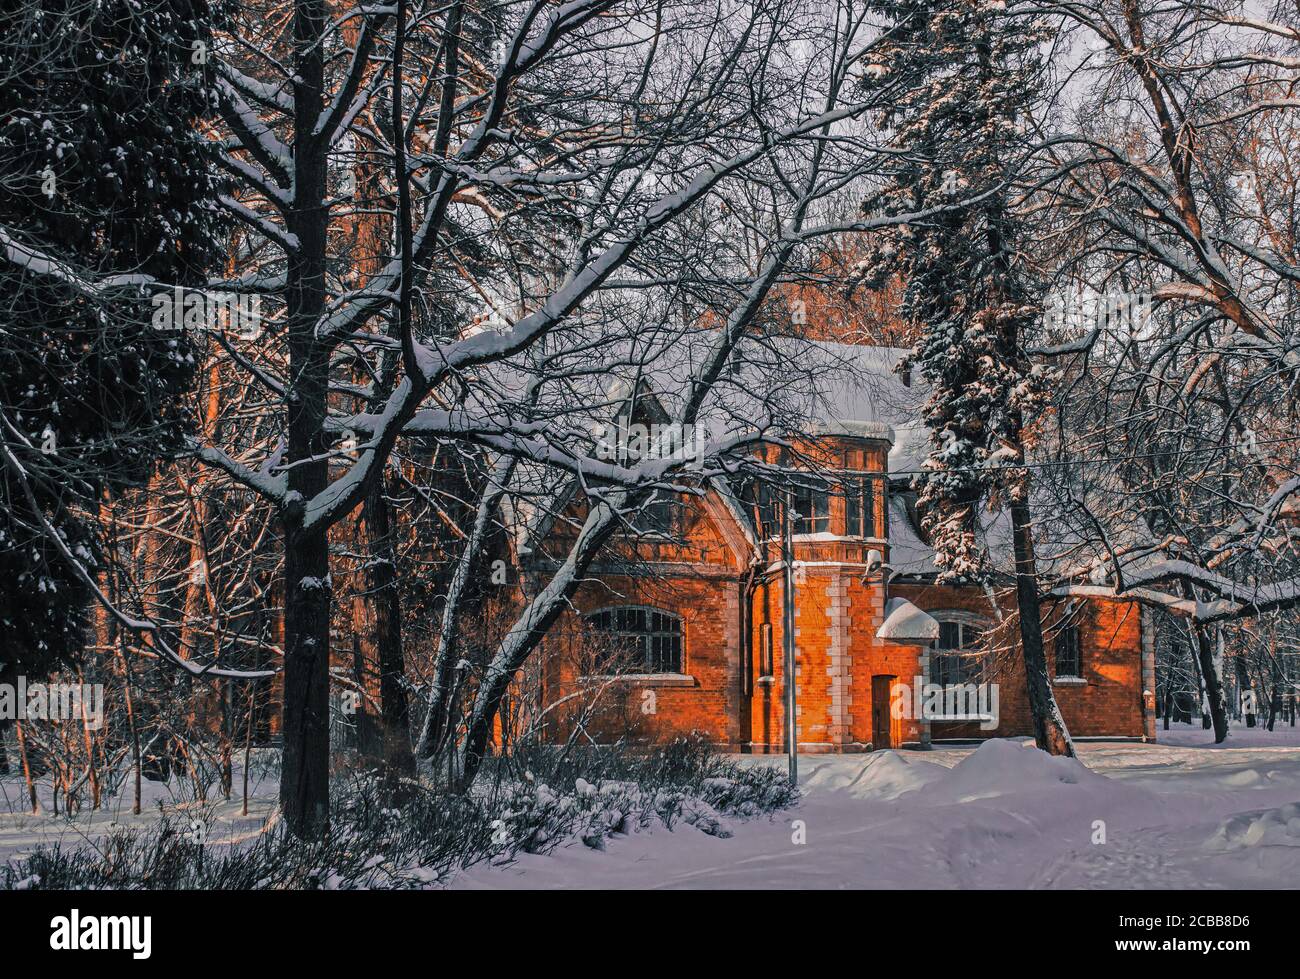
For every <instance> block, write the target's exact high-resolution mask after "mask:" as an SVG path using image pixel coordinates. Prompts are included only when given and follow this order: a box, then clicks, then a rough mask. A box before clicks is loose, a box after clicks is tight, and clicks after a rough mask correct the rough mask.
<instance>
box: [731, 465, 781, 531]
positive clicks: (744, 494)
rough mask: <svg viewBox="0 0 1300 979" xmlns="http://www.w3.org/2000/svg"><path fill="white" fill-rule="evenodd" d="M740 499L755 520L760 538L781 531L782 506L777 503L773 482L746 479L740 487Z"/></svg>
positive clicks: (755, 528) (755, 526)
mask: <svg viewBox="0 0 1300 979" xmlns="http://www.w3.org/2000/svg"><path fill="white" fill-rule="evenodd" d="M740 499H741V501H742V502H743V503H744V505H745V511H746V512H747V513H748V514H749V515H750V517H751V518H752V519H753V521H754V530H755V531H756V532H757V534H758V537H759V539H760V540H766V539H768V538H771V537H775V536H776V535H777V534H778V533H780V530H781V525H780V523H779V518H780V515H781V510H780V507H779V506H778V505H777V499H778V498H777V494H776V490H775V489H774V488H773V487H772V484H771V483H767V482H764V481H762V480H759V479H746V480H745V482H744V483H743V484H741V487H740Z"/></svg>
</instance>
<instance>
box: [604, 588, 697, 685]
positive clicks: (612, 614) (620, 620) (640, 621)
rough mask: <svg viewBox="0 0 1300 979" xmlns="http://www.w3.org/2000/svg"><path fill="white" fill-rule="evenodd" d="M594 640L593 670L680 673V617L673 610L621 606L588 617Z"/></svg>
mask: <svg viewBox="0 0 1300 979" xmlns="http://www.w3.org/2000/svg"><path fill="white" fill-rule="evenodd" d="M587 625H588V626H589V627H590V628H591V629H593V630H595V632H596V633H597V634H598V635H599V638H600V639H601V640H602V641H600V642H598V643H597V649H596V663H595V665H596V672H597V673H602V674H610V673H681V672H682V620H681V619H680V618H679V617H678V616H676V615H674V614H673V613H672V612H665V611H663V610H662V609H657V608H646V607H645V606H641V605H624V606H620V607H617V608H605V609H601V610H600V611H599V612H593V613H591V614H590V615H588V616H587Z"/></svg>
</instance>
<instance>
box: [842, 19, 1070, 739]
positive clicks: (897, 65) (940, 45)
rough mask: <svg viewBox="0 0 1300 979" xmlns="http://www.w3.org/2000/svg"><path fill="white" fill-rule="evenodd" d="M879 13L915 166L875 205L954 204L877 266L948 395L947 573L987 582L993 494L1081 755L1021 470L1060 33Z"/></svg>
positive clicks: (881, 61)
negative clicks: (1047, 125) (1029, 176)
mask: <svg viewBox="0 0 1300 979" xmlns="http://www.w3.org/2000/svg"><path fill="white" fill-rule="evenodd" d="M872 6H873V7H874V8H875V9H876V11H877V12H878V13H880V14H881V15H883V16H884V17H885V18H886V21H887V23H886V26H885V34H884V36H883V38H882V40H881V42H880V43H879V44H878V45H877V46H876V48H875V49H874V50H873V58H872V63H871V64H870V65H868V67H867V70H866V73H865V84H866V86H867V87H868V89H870V90H871V91H872V92H873V93H874V94H875V95H876V96H877V97H878V98H879V104H880V105H881V106H882V107H883V108H882V110H881V114H880V115H881V118H880V120H879V121H880V123H881V124H882V126H883V127H885V128H886V130H887V131H888V132H889V134H890V138H891V141H892V145H893V147H894V148H895V149H896V150H897V151H898V153H899V160H900V163H899V165H898V167H897V168H896V170H895V171H894V173H893V174H892V175H891V180H890V182H889V184H888V186H886V187H885V188H884V191H883V194H882V196H881V200H880V201H878V202H875V203H877V204H879V205H881V206H882V207H883V209H884V210H885V211H886V212H888V213H892V214H907V213H911V212H919V211H924V210H927V209H933V208H936V207H943V206H945V205H947V206H948V210H946V211H944V212H943V213H942V214H941V215H940V216H939V217H937V218H934V219H930V220H925V221H914V222H911V223H909V224H907V225H905V226H903V227H901V228H899V229H898V230H897V231H892V232H890V233H888V234H885V235H883V236H882V237H881V239H880V240H879V241H877V242H875V243H874V247H873V251H872V254H871V255H869V257H868V259H867V262H866V263H865V264H866V267H868V268H871V269H872V270H873V271H872V275H873V277H874V279H875V281H876V282H884V281H886V280H887V279H888V277H889V276H890V275H898V276H899V277H900V278H901V279H902V281H903V282H904V283H905V293H904V298H903V309H902V312H903V315H904V317H905V318H906V319H907V320H908V321H909V322H911V323H912V324H913V325H914V326H915V327H916V328H917V330H918V332H919V336H920V340H919V341H918V343H917V345H916V347H915V348H914V350H913V352H912V354H911V356H910V358H909V359H908V361H907V362H906V363H905V365H904V369H915V370H916V371H918V372H919V373H920V375H921V376H922V377H924V378H925V380H926V381H927V382H928V383H929V384H930V386H931V391H932V393H931V396H930V399H929V401H928V402H927V405H926V408H925V420H926V424H927V426H928V427H929V429H930V432H931V453H930V458H929V461H928V463H927V472H926V473H925V474H924V475H923V476H922V477H920V478H919V479H918V480H917V483H918V489H919V503H920V505H921V508H922V511H923V513H924V514H925V517H924V523H925V528H926V530H927V532H928V533H929V534H930V536H931V540H932V542H933V544H934V546H935V549H936V551H937V554H938V563H939V569H940V578H941V580H947V581H958V580H966V581H973V580H985V579H987V578H988V576H989V573H990V568H989V561H988V556H987V553H986V551H985V550H984V548H983V547H982V545H981V542H980V539H979V534H978V529H979V528H978V513H979V510H980V508H981V506H983V505H984V504H985V503H987V502H988V501H989V500H990V498H993V499H996V500H997V501H999V502H1001V503H1003V504H1004V505H1005V506H1006V508H1007V510H1008V511H1009V512H1010V517H1011V522H1012V530H1013V539H1014V549H1015V567H1016V572H1015V578H1016V586H1017V601H1018V607H1019V613H1020V614H1019V620H1020V633H1021V636H1020V638H1021V644H1022V647H1023V651H1024V661H1025V671H1026V682H1027V687H1028V693H1029V702H1030V706H1031V710H1032V712H1033V716H1034V726H1035V732H1036V735H1037V741H1038V744H1039V747H1041V748H1044V749H1045V750H1049V751H1051V752H1053V753H1055V754H1073V749H1072V746H1071V742H1070V738H1069V734H1068V732H1067V730H1066V727H1065V724H1064V721H1063V720H1062V719H1061V716H1060V712H1059V710H1058V709H1057V706H1056V702H1055V699H1054V697H1053V696H1052V689H1051V684H1050V681H1049V679H1048V674H1047V662H1046V655H1045V652H1044V648H1043V636H1042V622H1041V616H1040V611H1039V598H1038V590H1037V573H1036V567H1035V560H1034V550H1033V537H1032V533H1031V526H1030V517H1029V493H1030V478H1029V473H1028V470H1027V469H1025V468H1021V467H1020V466H1019V464H1020V463H1022V462H1023V461H1024V454H1025V449H1026V442H1027V441H1028V438H1029V435H1030V431H1031V425H1032V421H1033V419H1034V417H1035V414H1036V413H1037V412H1038V411H1039V410H1040V408H1041V406H1042V404H1043V399H1044V382H1045V378H1044V376H1043V373H1042V371H1041V368H1039V367H1038V366H1035V365H1034V364H1032V363H1031V362H1030V360H1029V358H1028V357H1027V356H1026V355H1025V353H1024V349H1025V342H1026V336H1027V334H1028V333H1029V332H1030V331H1031V330H1032V329H1034V328H1035V324H1037V323H1038V322H1040V320H1041V315H1042V309H1041V305H1040V303H1039V301H1038V293H1039V289H1038V287H1037V285H1036V283H1035V282H1034V277H1033V274H1032V272H1031V270H1030V268H1029V267H1028V265H1027V263H1026V262H1025V260H1024V258H1023V255H1022V252H1021V247H1022V241H1023V240H1024V238H1025V235H1024V229H1023V228H1022V226H1021V224H1020V219H1019V217H1018V216H1017V215H1016V213H1015V211H1014V208H1013V206H1012V191H1011V189H1010V186H1011V180H1012V178H1013V177H1014V173H1015V168H1016V166H1017V163H1018V161H1020V160H1022V159H1023V158H1024V157H1025V155H1026V154H1027V153H1028V152H1030V151H1031V149H1032V141H1033V125H1032V120H1033V115H1034V111H1035V109H1036V107H1037V106H1038V105H1039V102H1040V99H1041V96H1042V93H1043V91H1044V83H1045V75H1046V69H1045V65H1044V62H1043V56H1042V47H1043V44H1044V41H1045V40H1046V38H1047V33H1046V27H1045V25H1043V24H1041V23H1038V22H1035V21H1033V20H1031V19H1029V18H1026V17H1023V16H1018V15H1016V13H1015V11H1014V5H1012V6H1011V7H1009V6H1008V5H1007V4H1004V3H1002V2H1001V0H884V2H877V3H874V4H873V5H872Z"/></svg>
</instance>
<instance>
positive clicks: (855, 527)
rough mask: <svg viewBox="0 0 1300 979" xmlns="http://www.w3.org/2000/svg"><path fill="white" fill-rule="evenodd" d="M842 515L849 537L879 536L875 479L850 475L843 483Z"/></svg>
mask: <svg viewBox="0 0 1300 979" xmlns="http://www.w3.org/2000/svg"><path fill="white" fill-rule="evenodd" d="M844 516H845V524H846V530H845V533H847V534H848V535H849V536H850V537H879V536H881V535H880V534H878V533H876V480H875V477H873V476H856V477H850V478H849V479H847V480H846V481H845V483H844Z"/></svg>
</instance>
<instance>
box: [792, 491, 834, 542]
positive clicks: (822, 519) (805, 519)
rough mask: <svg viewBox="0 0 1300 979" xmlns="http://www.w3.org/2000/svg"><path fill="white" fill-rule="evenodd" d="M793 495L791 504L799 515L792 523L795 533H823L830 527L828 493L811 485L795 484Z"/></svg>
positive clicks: (829, 500)
mask: <svg viewBox="0 0 1300 979" xmlns="http://www.w3.org/2000/svg"><path fill="white" fill-rule="evenodd" d="M793 496H794V499H793V501H792V503H791V505H792V506H793V507H794V512H795V513H797V514H798V515H799V519H798V520H796V521H795V524H794V532H795V533H796V534H824V533H826V532H827V531H829V530H830V529H831V499H830V494H828V493H827V492H826V491H825V490H821V489H816V488H814V487H812V486H796V487H794V494H793Z"/></svg>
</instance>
